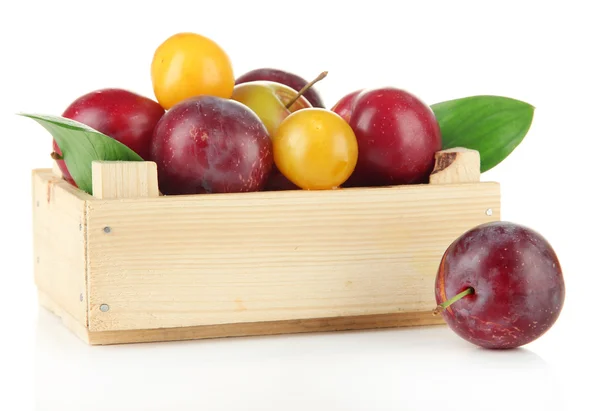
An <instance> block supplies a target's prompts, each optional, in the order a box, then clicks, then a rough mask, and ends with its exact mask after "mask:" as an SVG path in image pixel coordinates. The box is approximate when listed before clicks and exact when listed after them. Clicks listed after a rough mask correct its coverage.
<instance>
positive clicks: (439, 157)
mask: <svg viewBox="0 0 600 411" xmlns="http://www.w3.org/2000/svg"><path fill="white" fill-rule="evenodd" d="M480 170H481V159H480V156H479V151H477V150H470V149H467V148H463V147H458V148H452V149H447V150H442V151H438V152H437V153H436V154H435V167H434V169H433V171H432V173H431V175H430V176H429V183H430V184H454V183H458V182H461V183H476V182H478V181H479V179H480V176H481V171H480Z"/></svg>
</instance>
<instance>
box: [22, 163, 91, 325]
mask: <svg viewBox="0 0 600 411" xmlns="http://www.w3.org/2000/svg"><path fill="white" fill-rule="evenodd" d="M32 197H33V252H34V253H33V258H34V275H35V283H36V286H37V288H38V290H39V292H40V295H41V296H43V298H40V304H42V305H43V306H45V307H47V308H48V309H50V310H51V311H53V312H55V313H56V314H57V315H59V316H61V317H64V318H66V317H67V316H68V321H69V322H70V323H73V321H76V322H77V323H79V324H80V325H82V326H84V327H85V326H87V324H88V317H87V284H86V259H85V255H86V241H85V230H86V200H85V194H84V193H83V192H81V191H79V190H77V189H75V188H74V187H73V186H71V185H70V184H69V183H67V182H66V181H64V180H63V179H61V178H60V177H59V176H57V175H56V174H54V173H53V172H52V170H49V169H43V170H34V171H33V174H32ZM70 328H71V327H70Z"/></svg>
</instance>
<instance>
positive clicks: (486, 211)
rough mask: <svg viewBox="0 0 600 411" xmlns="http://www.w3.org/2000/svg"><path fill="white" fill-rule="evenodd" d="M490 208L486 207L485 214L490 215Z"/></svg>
mask: <svg viewBox="0 0 600 411" xmlns="http://www.w3.org/2000/svg"><path fill="white" fill-rule="evenodd" d="M492 213H493V212H492V209H491V208H488V209H487V210H485V215H492Z"/></svg>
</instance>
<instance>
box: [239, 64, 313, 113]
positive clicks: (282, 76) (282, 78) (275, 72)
mask: <svg viewBox="0 0 600 411" xmlns="http://www.w3.org/2000/svg"><path fill="white" fill-rule="evenodd" d="M257 80H267V81H274V82H276V83H281V84H285V85H286V86H288V87H291V88H293V89H294V90H296V91H300V90H301V89H302V88H303V87H304V86H306V85H307V84H308V81H307V80H305V79H304V78H302V77H300V76H298V75H297V74H294V73H290V72H288V71H284V70H280V69H275V68H258V69H255V70H251V71H249V72H247V73H245V74H243V75H241V76H240V77H238V78H237V79H236V80H235V84H242V83H247V82H249V81H257ZM304 97H306V99H307V100H308V102H309V103H310V104H311V105H312V106H313V107H320V108H324V107H325V105H324V104H323V100H322V99H321V96H320V95H319V93H318V91H317V90H316V89H314V88H310V89H308V90H306V92H305V93H304Z"/></svg>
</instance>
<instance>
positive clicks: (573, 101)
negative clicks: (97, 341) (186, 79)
mask: <svg viewBox="0 0 600 411" xmlns="http://www.w3.org/2000/svg"><path fill="white" fill-rule="evenodd" d="M593 4H594V2H593V1H589V2H582V1H569V2H552V1H544V2H542V1H540V2H533V1H503V2H481V1H472V2H465V1H444V2H443V1H440V2H428V1H420V2H417V1H410V2H401V1H396V2H392V1H389V2H388V1H374V0H370V1H362V2H354V3H353V2H344V3H337V2H333V1H331V2H325V1H323V0H321V1H301V0H296V1H289V2H286V1H258V0H252V1H246V2H242V1H240V3H239V4H237V2H233V1H224V0H223V1H200V0H195V1H191V2H187V3H184V2H181V1H174V0H169V1H163V2H138V1H136V2H133V1H124V0H121V1H108V0H104V1H94V2H84V1H77V2H76V1H72V2H66V1H38V2H32V1H29V2H25V1H21V2H2V5H1V6H0V20H1V24H0V30H1V36H0V41H1V43H2V44H1V49H0V51H1V54H0V80H1V87H0V105H1V110H0V116H1V117H0V130H1V138H2V149H3V155H2V157H1V159H0V167H1V172H2V173H1V174H2V176H3V179H2V188H1V189H0V193H1V194H0V195H1V196H2V197H1V200H2V201H1V202H0V210H1V213H0V216H1V221H2V223H1V226H0V227H1V229H2V236H1V237H0V238H1V239H2V240H0V241H2V245H1V247H0V253H1V254H0V256H1V259H0V264H1V265H0V278H1V281H0V296H1V299H0V310H1V311H0V318H1V319H2V323H1V325H0V333H1V338H0V358H1V362H0V409H3V410H34V409H35V410H61V411H67V410H106V411H107V410H128V411H133V410H199V409H203V410H204V409H205V410H245V409H257V410H258V409H260V410H286V411H290V410H429V409H445V410H459V409H460V410H464V409H474V410H506V409H510V410H537V409H544V410H583V409H592V408H594V406H595V405H590V403H591V404H597V402H596V397H595V395H593V393H594V391H595V390H597V388H596V385H597V384H595V383H594V380H595V381H597V370H598V366H600V362H599V360H598V358H599V355H598V351H597V344H598V340H597V338H596V336H597V328H598V325H597V319H598V310H599V308H598V307H599V305H598V298H599V297H598V287H599V286H600V281H599V279H598V278H599V274H600V272H599V271H600V269H599V268H598V267H599V265H598V257H599V256H600V252H599V250H598V246H599V240H598V229H599V228H600V224H599V214H600V209H599V203H598V201H597V193H598V177H597V176H598V166H597V162H598V149H599V148H600V132H599V131H598V120H599V116H598V111H599V109H600V105H599V104H598V101H599V95H600V82H599V81H598V75H599V73H600V64H599V63H598V40H599V39H600V29H599V28H598V27H599V26H598V22H597V13H596V12H595V11H594V10H593ZM180 31H195V32H198V33H201V34H204V35H207V36H209V37H211V38H213V39H214V40H216V41H217V42H219V43H220V44H221V45H222V46H223V48H224V49H225V50H227V52H228V53H229V55H230V57H231V58H232V61H233V64H234V68H235V73H236V75H240V74H242V73H244V72H245V71H247V70H250V69H253V68H256V67H263V66H272V67H279V68H283V69H287V70H290V71H294V72H296V73H298V74H300V75H302V76H304V77H307V78H309V77H313V76H314V75H316V74H318V73H319V72H321V71H323V70H329V76H328V77H327V79H326V80H324V81H323V82H321V83H319V86H318V89H319V90H320V92H321V94H322V96H323V97H324V99H325V101H326V103H327V105H328V107H331V105H333V104H334V103H335V102H336V100H337V99H338V98H339V97H341V96H342V95H343V94H345V93H347V92H350V91H352V90H354V89H356V88H362V87H377V86H383V85H393V86H397V87H401V88H405V89H407V90H409V91H411V92H413V93H415V94H417V95H418V96H419V97H421V98H422V99H423V100H424V101H426V102H427V103H429V104H431V103H435V102H438V101H442V100H447V99H451V98H457V97H464V96H468V95H474V94H498V95H505V96H509V97H514V98H518V99H522V100H525V101H527V102H529V103H531V104H533V105H534V106H535V107H536V113H535V119H534V124H533V126H532V128H531V130H530V133H529V134H528V136H527V137H526V139H525V141H524V142H523V143H522V145H521V146H519V147H518V149H517V150H516V151H515V152H514V153H513V154H512V155H511V156H510V158H509V159H507V160H506V161H505V162H504V163H502V164H501V165H500V166H498V167H497V168H495V169H493V170H491V171H490V172H488V173H485V174H484V175H483V178H484V179H485V180H495V181H499V182H500V183H501V184H502V195H503V198H502V201H503V203H502V207H503V219H505V220H510V221H514V222H518V223H522V224H526V225H529V226H531V227H532V228H535V229H536V230H538V231H539V232H541V233H542V234H543V235H544V236H545V237H546V238H547V239H548V240H549V241H550V242H551V243H552V244H553V246H554V248H555V250H556V251H557V253H558V255H559V257H560V259H561V263H562V266H563V269H564V274H565V280H566V284H567V300H566V305H565V307H564V310H563V312H562V315H561V317H560V318H559V321H558V322H557V323H556V325H555V326H554V327H553V328H552V329H551V330H550V331H549V332H548V333H547V334H546V335H544V336H543V337H542V338H540V339H539V340H538V341H536V342H534V343H532V344H530V345H528V346H527V347H525V348H523V349H520V350H515V351H509V352H490V351H484V350H481V349H477V348H476V347H473V346H471V345H469V344H468V343H466V342H464V341H463V340H461V339H460V338H459V337H457V336H455V335H454V334H453V333H451V332H450V331H449V330H448V329H446V328H445V327H433V328H418V329H403V330H386V331H369V332H348V333H336V334H326V335H298V336H278V337H260V338H240V339H225V340H212V341H199V342H185V343H163V344H147V345H129V346H116V347H95V348H90V347H87V346H86V345H84V344H83V343H81V342H79V341H78V340H77V339H76V338H75V337H73V336H72V335H71V334H70V333H69V332H68V331H66V330H65V329H64V328H63V327H62V326H61V325H60V323H59V322H58V321H57V320H56V319H55V318H54V317H53V316H51V315H49V314H48V313H47V312H45V311H43V310H39V309H38V307H37V300H36V290H35V287H34V284H33V271H32V248H31V206H30V170H31V169H33V168H39V167H47V166H49V165H50V160H49V153H50V147H51V140H50V137H49V135H48V134H47V133H46V132H45V131H44V130H43V129H42V128H41V127H40V126H39V125H37V124H35V123H34V122H33V121H31V120H28V119H25V118H21V117H17V116H16V115H15V114H14V113H17V112H21V111H30V112H31V111H33V112H41V113H53V114H60V113H61V112H62V111H63V110H64V108H65V107H66V106H67V105H68V104H69V103H70V102H71V101H72V100H73V99H75V98H76V97H78V96H79V95H81V94H83V93H86V92H88V91H91V90H94V89H97V88H103V87H124V88H128V89H131V90H133V91H136V92H138V93H141V94H144V95H147V96H149V97H153V94H152V88H151V83H150V74H149V70H150V61H151V58H152V54H153V52H154V49H155V48H156V46H158V44H160V42H162V41H163V40H164V39H165V38H166V37H168V36H170V35H171V34H174V33H176V32H180ZM586 371H591V373H590V372H586ZM586 404H587V405H586ZM590 407H591V408H590Z"/></svg>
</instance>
